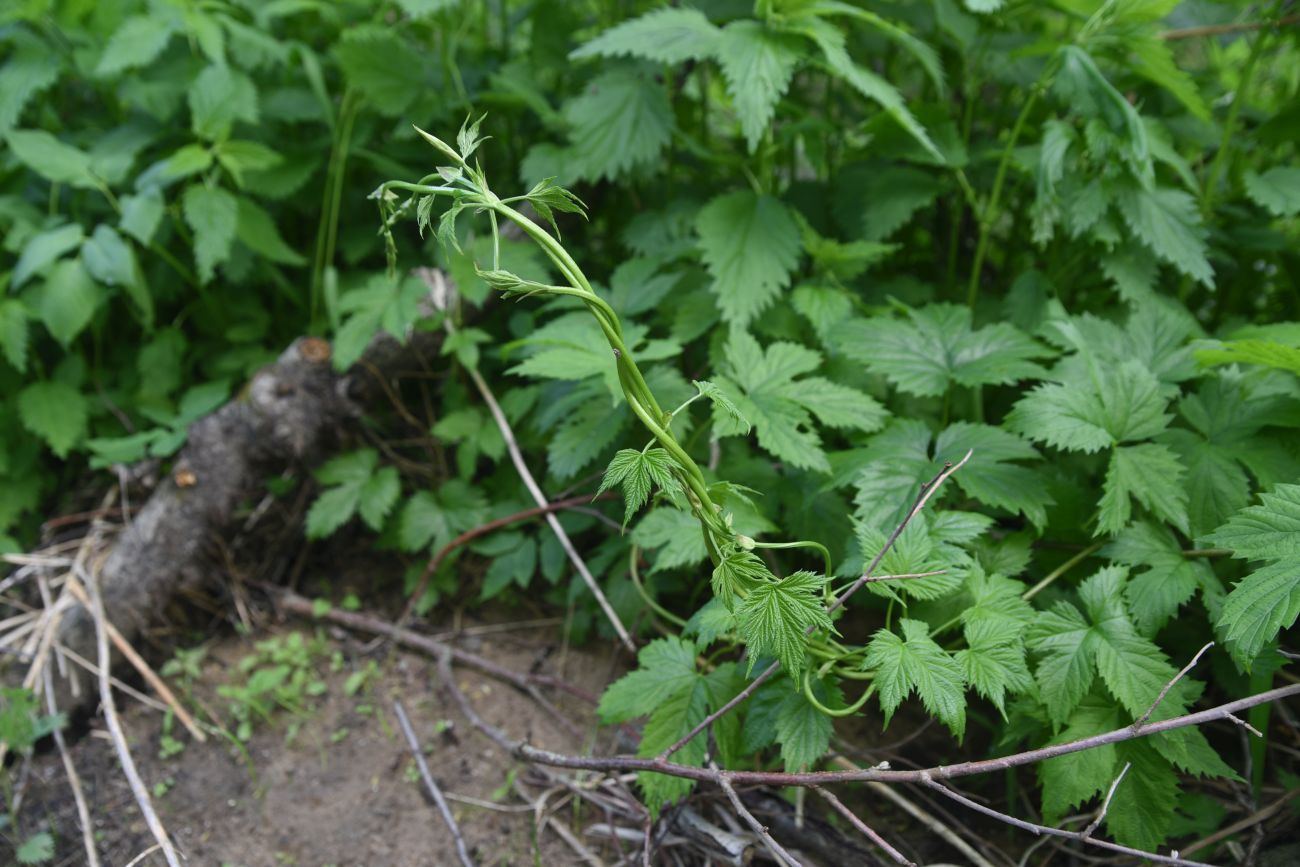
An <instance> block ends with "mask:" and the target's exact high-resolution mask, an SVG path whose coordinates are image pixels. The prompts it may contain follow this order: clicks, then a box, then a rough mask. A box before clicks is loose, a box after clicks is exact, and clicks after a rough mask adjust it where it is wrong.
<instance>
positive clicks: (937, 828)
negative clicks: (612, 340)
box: [866, 783, 993, 867]
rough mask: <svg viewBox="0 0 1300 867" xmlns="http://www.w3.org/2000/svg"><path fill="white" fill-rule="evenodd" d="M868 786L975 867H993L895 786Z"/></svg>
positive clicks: (876, 784)
mask: <svg viewBox="0 0 1300 867" xmlns="http://www.w3.org/2000/svg"><path fill="white" fill-rule="evenodd" d="M866 786H867V788H868V789H870V790H871V791H873V792H875V793H876V794H878V795H880V796H881V797H883V798H886V799H888V800H890V801H893V802H894V804H895V805H896V806H898V807H899V808H900V809H902V810H903V811H904V812H905V813H907V814H908V815H909V816H911V817H912V818H913V819H915V820H916V821H918V822H920V823H921V824H922V825H923V826H925V828H926V830H928V831H929V832H930V833H931V834H934V835H935V836H936V837H938V838H940V839H941V840H943V841H944V842H945V843H947V844H948V845H949V846H951V847H953V848H954V849H956V850H957V851H958V852H960V853H961V854H963V855H965V856H966V859H967V860H968V861H970V863H971V864H973V865H974V867H993V862H992V861H990V860H989V859H987V858H985V857H984V856H983V855H981V854H980V853H979V851H978V850H976V848H975V847H974V846H972V845H971V844H969V843H967V842H966V841H965V840H963V839H962V838H961V835H959V834H958V833H957V832H956V831H954V830H952V829H951V828H949V827H948V826H947V825H945V824H944V823H943V822H942V821H940V819H939V817H938V816H934V815H932V814H931V813H930V812H928V811H927V810H924V809H922V808H921V805H920V804H917V803H916V802H914V801H913V800H911V799H910V798H905V797H903V794H902V793H901V792H899V791H896V788H895V787H894V786H886V785H885V784H884V783H867V784H866Z"/></svg>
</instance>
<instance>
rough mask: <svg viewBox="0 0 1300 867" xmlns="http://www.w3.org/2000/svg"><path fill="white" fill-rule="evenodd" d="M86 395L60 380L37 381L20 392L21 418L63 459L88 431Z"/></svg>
mask: <svg viewBox="0 0 1300 867" xmlns="http://www.w3.org/2000/svg"><path fill="white" fill-rule="evenodd" d="M89 409H90V407H89V405H88V403H87V401H86V398H85V397H83V396H82V395H81V392H79V391H77V390H76V389H75V388H73V387H72V386H70V385H68V384H67V383H64V382H58V381H56V380H46V381H44V382H33V383H32V384H30V385H28V386H27V387H26V388H24V389H23V390H22V391H20V392H18V418H19V419H20V420H21V421H22V423H23V427H25V428H27V429H28V430H29V431H31V432H32V433H34V434H36V435H37V436H38V437H40V438H41V439H42V440H44V441H45V443H46V444H47V445H48V446H49V447H50V451H52V452H54V454H56V455H58V456H59V457H61V458H64V457H67V456H68V452H69V451H71V449H72V447H73V446H74V445H76V444H77V443H78V442H79V441H80V440H81V438H82V437H83V436H85V434H86V419H87V416H88V414H89Z"/></svg>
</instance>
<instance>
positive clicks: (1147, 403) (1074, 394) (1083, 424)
mask: <svg viewBox="0 0 1300 867" xmlns="http://www.w3.org/2000/svg"><path fill="white" fill-rule="evenodd" d="M1166 404H1167V400H1166V399H1165V398H1164V397H1163V396H1162V393H1161V388H1160V382H1159V380H1157V379H1156V378H1155V376H1154V375H1153V374H1152V373H1151V372H1150V371H1149V370H1147V368H1146V367H1145V366H1144V365H1143V364H1142V363H1141V362H1138V361H1129V362H1126V363H1124V364H1122V365H1120V366H1119V367H1118V368H1116V369H1114V370H1111V371H1108V372H1107V374H1106V375H1105V376H1100V375H1099V376H1097V377H1095V378H1092V379H1091V381H1083V378H1082V377H1079V378H1077V379H1072V381H1069V382H1051V383H1046V384H1043V385H1039V386H1038V387H1036V388H1035V389H1034V390H1033V391H1031V392H1029V393H1028V394H1027V395H1025V396H1024V397H1022V398H1021V399H1020V400H1019V401H1018V402H1017V403H1016V405H1015V407H1014V408H1013V409H1012V410H1011V412H1010V413H1009V414H1008V415H1007V419H1006V425H1007V427H1008V428H1010V429H1011V430H1013V431H1016V432H1017V433H1020V434H1022V435H1024V436H1026V437H1028V438H1030V439H1032V440H1036V441H1038V442H1043V443H1047V444H1048V445H1051V446H1055V447H1056V448H1059V449H1064V450H1067V451H1083V452H1095V451H1098V450H1100V449H1103V448H1107V447H1109V446H1112V445H1115V444H1117V443H1121V442H1127V441H1131V440H1141V439H1149V438H1151V437H1153V436H1156V435H1157V434H1159V433H1160V432H1162V431H1163V430H1164V429H1165V428H1166V427H1168V425H1169V421H1170V418H1171V417H1170V416H1169V414H1168V413H1166V412H1165V406H1166Z"/></svg>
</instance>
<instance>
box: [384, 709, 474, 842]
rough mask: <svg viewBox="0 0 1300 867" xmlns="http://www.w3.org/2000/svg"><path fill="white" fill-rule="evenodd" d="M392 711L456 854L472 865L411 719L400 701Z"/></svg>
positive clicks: (454, 818) (463, 839)
mask: <svg viewBox="0 0 1300 867" xmlns="http://www.w3.org/2000/svg"><path fill="white" fill-rule="evenodd" d="M393 713H394V714H396V715H397V724H398V725H399V726H401V728H402V735H403V737H405V738H406V745H407V746H408V747H410V749H411V756H412V757H413V758H414V759H415V766H416V767H417V768H419V770H420V778H421V779H422V780H424V788H425V790H426V791H427V792H428V793H429V796H430V797H431V798H433V803H434V804H436V805H437V807H438V812H439V813H441V814H442V821H444V822H446V823H447V830H449V831H451V836H452V838H453V839H454V840H455V841H456V855H457V856H458V857H459V858H460V863H461V864H462V865H463V867H474V859H472V858H470V856H469V850H468V849H467V848H465V838H464V837H462V836H461V833H460V826H459V825H457V824H456V817H455V816H453V815H452V814H451V807H449V806H447V799H446V798H444V797H443V796H442V789H440V788H438V784H437V782H436V781H434V779H433V774H431V773H430V772H429V763H428V762H426V761H425V760H424V751H423V750H422V749H420V741H419V739H418V738H416V736H415V729H413V728H411V720H410V719H409V718H408V717H407V716H406V708H404V707H402V703H401V702H400V701H394V702H393Z"/></svg>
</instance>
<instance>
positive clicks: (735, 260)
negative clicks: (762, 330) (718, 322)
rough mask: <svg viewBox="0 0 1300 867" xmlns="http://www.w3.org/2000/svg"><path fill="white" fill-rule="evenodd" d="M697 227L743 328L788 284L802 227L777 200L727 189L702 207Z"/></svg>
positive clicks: (719, 290) (724, 302)
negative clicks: (728, 191)
mask: <svg viewBox="0 0 1300 867" xmlns="http://www.w3.org/2000/svg"><path fill="white" fill-rule="evenodd" d="M695 228H696V231H697V232H698V233H699V238H700V249H701V251H702V253H703V257H704V264H705V267H707V268H708V269H709V274H710V275H711V276H712V277H713V281H714V282H713V292H714V293H715V294H716V295H717V296H718V307H719V309H720V310H721V311H722V317H723V319H725V320H726V321H727V322H730V323H732V324H734V325H737V326H740V327H744V326H745V325H747V324H748V323H749V322H751V321H752V320H753V319H754V318H755V317H757V316H758V314H760V313H762V312H763V311H764V310H765V309H767V308H768V307H769V306H771V304H772V302H773V301H774V300H775V299H776V296H777V295H778V294H779V293H780V292H781V291H782V290H784V289H786V288H788V287H789V285H790V275H791V273H792V272H793V271H794V269H795V266H797V265H798V264H799V252H800V244H799V226H798V224H797V223H796V222H795V220H794V217H793V216H792V215H791V212H790V210H789V208H787V207H786V206H785V205H784V204H782V203H781V202H780V201H778V200H777V199H774V198H772V197H771V196H767V195H761V194H759V193H754V192H751V191H749V190H737V191H736V192H732V193H724V194H723V195H721V196H718V197H717V198H715V199H713V200H712V201H711V202H709V203H708V204H707V205H705V206H704V207H703V208H702V209H700V213H699V215H698V216H697V217H696V220H695Z"/></svg>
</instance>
